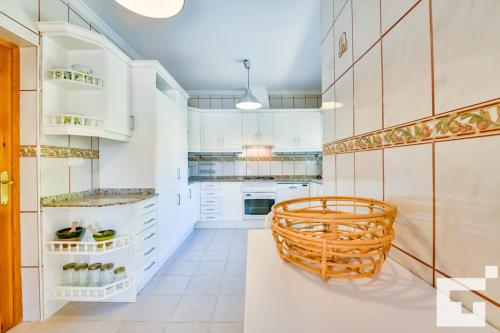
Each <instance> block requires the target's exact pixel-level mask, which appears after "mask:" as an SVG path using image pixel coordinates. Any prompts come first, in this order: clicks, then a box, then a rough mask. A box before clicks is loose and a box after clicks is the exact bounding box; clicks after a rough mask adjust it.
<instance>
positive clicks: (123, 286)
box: [49, 277, 133, 302]
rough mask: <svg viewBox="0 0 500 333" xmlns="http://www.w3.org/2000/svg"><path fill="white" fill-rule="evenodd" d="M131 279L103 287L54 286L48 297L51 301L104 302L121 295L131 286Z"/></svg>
mask: <svg viewBox="0 0 500 333" xmlns="http://www.w3.org/2000/svg"><path fill="white" fill-rule="evenodd" d="M132 282H133V279H132V278H131V277H129V278H127V279H125V280H122V281H118V282H114V283H112V284H109V285H107V286H104V287H60V286H55V287H52V288H51V289H50V291H49V292H50V294H49V297H50V298H51V299H53V300H65V301H78V302H94V301H99V300H105V299H108V298H111V297H113V296H115V295H118V294H121V293H123V292H125V291H127V290H128V289H130V287H131V286H132V285H133V284H132Z"/></svg>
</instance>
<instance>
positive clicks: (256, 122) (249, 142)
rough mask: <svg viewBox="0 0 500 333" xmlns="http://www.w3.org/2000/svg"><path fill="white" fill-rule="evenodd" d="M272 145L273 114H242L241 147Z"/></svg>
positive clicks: (257, 112) (258, 112)
mask: <svg viewBox="0 0 500 333" xmlns="http://www.w3.org/2000/svg"><path fill="white" fill-rule="evenodd" d="M273 144H274V116H273V114H272V113H270V112H266V113H263V112H260V111H256V112H248V113H243V145H245V146H272V145H273Z"/></svg>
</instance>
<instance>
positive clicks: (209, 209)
mask: <svg viewBox="0 0 500 333" xmlns="http://www.w3.org/2000/svg"><path fill="white" fill-rule="evenodd" d="M205 210H206V211H210V212H213V211H214V210H215V209H213V208H205Z"/></svg>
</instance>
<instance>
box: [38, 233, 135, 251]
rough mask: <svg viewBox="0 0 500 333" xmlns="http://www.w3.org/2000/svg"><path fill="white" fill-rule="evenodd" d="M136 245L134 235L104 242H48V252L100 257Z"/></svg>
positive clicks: (46, 243)
mask: <svg viewBox="0 0 500 333" xmlns="http://www.w3.org/2000/svg"><path fill="white" fill-rule="evenodd" d="M133 244H134V239H133V237H132V235H128V236H123V237H117V238H113V239H110V240H108V241H104V242H65V241H47V242H45V245H46V252H47V253H50V254H75V255H99V254H106V253H110V252H114V251H118V250H121V249H126V248H128V247H130V246H132V245H133Z"/></svg>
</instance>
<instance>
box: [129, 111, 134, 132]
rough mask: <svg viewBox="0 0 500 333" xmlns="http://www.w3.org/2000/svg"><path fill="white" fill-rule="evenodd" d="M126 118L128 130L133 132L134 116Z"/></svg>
mask: <svg viewBox="0 0 500 333" xmlns="http://www.w3.org/2000/svg"><path fill="white" fill-rule="evenodd" d="M128 118H129V129H130V130H131V131H133V130H135V116H133V115H130V116H128Z"/></svg>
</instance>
